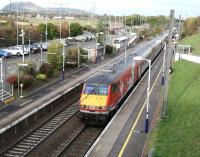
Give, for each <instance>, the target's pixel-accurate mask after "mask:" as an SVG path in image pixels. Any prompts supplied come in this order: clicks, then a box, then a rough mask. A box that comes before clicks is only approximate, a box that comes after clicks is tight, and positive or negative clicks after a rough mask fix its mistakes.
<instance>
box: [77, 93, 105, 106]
mask: <svg viewBox="0 0 200 157" xmlns="http://www.w3.org/2000/svg"><path fill="white" fill-rule="evenodd" d="M106 102H107V96H104V95H88V94H82V96H81V105H86V106H106Z"/></svg>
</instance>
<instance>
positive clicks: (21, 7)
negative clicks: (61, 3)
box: [1, 2, 91, 15]
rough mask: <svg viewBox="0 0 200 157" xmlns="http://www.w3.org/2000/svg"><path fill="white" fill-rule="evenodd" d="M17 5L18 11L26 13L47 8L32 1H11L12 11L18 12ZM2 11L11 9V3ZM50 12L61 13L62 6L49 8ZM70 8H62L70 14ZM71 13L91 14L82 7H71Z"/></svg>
mask: <svg viewBox="0 0 200 157" xmlns="http://www.w3.org/2000/svg"><path fill="white" fill-rule="evenodd" d="M17 6H18V11H19V12H23V13H24V12H25V13H44V12H45V10H46V8H45V7H41V6H38V5H36V4H34V3H32V2H15V3H11V12H16V11H17ZM1 10H2V11H8V12H9V11H10V4H8V5H6V6H5V7H3V8H2V9H1ZM48 12H49V13H51V14H59V13H60V8H48ZM68 12H69V8H62V13H64V14H67V15H68ZM70 13H71V14H73V15H74V14H75V15H81V14H83V15H90V14H91V13H90V12H87V11H82V10H80V9H74V8H70Z"/></svg>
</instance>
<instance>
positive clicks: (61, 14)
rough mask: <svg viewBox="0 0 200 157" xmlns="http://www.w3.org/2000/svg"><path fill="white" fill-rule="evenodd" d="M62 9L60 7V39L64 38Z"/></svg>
mask: <svg viewBox="0 0 200 157" xmlns="http://www.w3.org/2000/svg"><path fill="white" fill-rule="evenodd" d="M61 9H62V7H61V6H60V39H61V38H62V37H61V36H62V10H61Z"/></svg>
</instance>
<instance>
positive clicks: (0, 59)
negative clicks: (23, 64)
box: [0, 58, 3, 102]
mask: <svg viewBox="0 0 200 157" xmlns="http://www.w3.org/2000/svg"><path fill="white" fill-rule="evenodd" d="M0 61H1V101H2V102H3V60H2V58H0Z"/></svg>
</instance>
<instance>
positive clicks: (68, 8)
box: [68, 3, 71, 37]
mask: <svg viewBox="0 0 200 157" xmlns="http://www.w3.org/2000/svg"><path fill="white" fill-rule="evenodd" d="M68 5H69V3H68ZM68 9H69V22H68V23H69V37H70V36H71V34H70V33H71V30H70V24H71V23H70V19H71V17H70V16H71V15H70V8H69V6H68Z"/></svg>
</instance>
